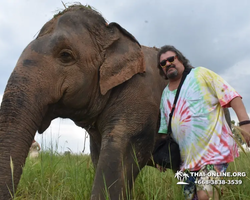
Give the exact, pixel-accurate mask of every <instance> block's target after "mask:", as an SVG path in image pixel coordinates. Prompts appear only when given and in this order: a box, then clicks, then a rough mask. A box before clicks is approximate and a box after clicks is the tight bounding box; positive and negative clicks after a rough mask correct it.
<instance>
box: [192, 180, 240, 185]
mask: <svg viewBox="0 0 250 200" xmlns="http://www.w3.org/2000/svg"><path fill="white" fill-rule="evenodd" d="M195 184H198V185H241V184H242V180H198V181H195Z"/></svg>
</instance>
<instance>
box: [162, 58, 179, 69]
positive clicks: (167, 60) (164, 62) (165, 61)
mask: <svg viewBox="0 0 250 200" xmlns="http://www.w3.org/2000/svg"><path fill="white" fill-rule="evenodd" d="M175 58H176V56H171V57H168V58H167V59H166V60H163V61H161V62H160V66H161V67H162V68H163V67H166V66H167V62H170V63H171V64H172V63H173V62H174V60H175Z"/></svg>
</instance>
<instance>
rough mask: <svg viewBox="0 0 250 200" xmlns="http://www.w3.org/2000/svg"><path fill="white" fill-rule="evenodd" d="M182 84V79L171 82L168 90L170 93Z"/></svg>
mask: <svg viewBox="0 0 250 200" xmlns="http://www.w3.org/2000/svg"><path fill="white" fill-rule="evenodd" d="M180 82H181V78H178V79H175V80H169V84H168V89H169V90H170V91H173V90H176V89H177V88H178V86H179V84H180Z"/></svg>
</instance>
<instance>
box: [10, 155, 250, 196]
mask: <svg viewBox="0 0 250 200" xmlns="http://www.w3.org/2000/svg"><path fill="white" fill-rule="evenodd" d="M249 155H250V154H244V153H241V156H240V157H239V158H237V159H236V160H235V162H234V163H230V165H229V168H228V171H230V172H235V171H237V172H246V174H247V176H246V177H233V178H231V179H237V178H238V179H240V180H242V181H243V184H242V185H223V186H222V189H223V196H222V199H225V200H226V199H227V200H231V199H237V200H238V199H241V200H249V197H250V190H249V188H250V179H249V177H248V175H249V174H250V167H249V166H250V165H249V164H250V159H249ZM93 179H94V168H93V165H92V163H91V159H90V156H88V155H71V154H68V155H59V154H58V153H56V152H49V151H45V152H41V153H40V155H39V157H38V158H37V159H30V158H27V161H26V164H25V167H24V168H23V175H22V177H21V180H20V184H19V186H18V188H17V192H16V194H15V198H14V199H15V200H19V199H27V200H30V199H34V200H36V199H46V200H47V199H48V200H59V199H60V200H78V199H79V200H82V199H90V195H91V189H92V184H93ZM177 181H178V180H177V179H175V178H174V173H173V172H172V171H171V170H167V171H166V172H165V173H161V172H159V171H158V170H157V169H155V168H153V167H144V168H143V170H142V171H141V173H140V174H139V176H138V177H137V179H136V181H135V186H134V188H133V189H132V194H131V196H132V197H131V199H133V200H166V199H170V200H171V199H174V200H182V199H184V198H183V194H182V187H181V186H180V185H177ZM107 196H108V194H107ZM107 199H108V197H107Z"/></svg>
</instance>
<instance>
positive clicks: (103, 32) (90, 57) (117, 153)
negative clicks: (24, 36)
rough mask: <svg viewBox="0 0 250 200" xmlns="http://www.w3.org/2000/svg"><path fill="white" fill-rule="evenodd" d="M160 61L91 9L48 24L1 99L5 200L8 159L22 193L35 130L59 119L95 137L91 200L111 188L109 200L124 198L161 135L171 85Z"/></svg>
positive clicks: (0, 184)
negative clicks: (162, 114) (161, 109)
mask: <svg viewBox="0 0 250 200" xmlns="http://www.w3.org/2000/svg"><path fill="white" fill-rule="evenodd" d="M156 54H157V50H156V49H155V48H149V47H141V46H140V45H139V44H138V42H137V41H136V39H135V38H134V37H133V36H132V35H130V34H129V33H128V32H127V31H126V30H124V29H123V28H121V27H120V26H119V25H118V24H115V23H111V24H109V25H108V24H106V22H105V20H104V19H103V18H102V17H101V16H100V15H98V14H97V13H96V12H94V11H92V10H91V9H89V8H87V9H86V8H84V7H71V8H69V9H68V11H67V12H64V13H63V14H62V15H58V16H56V17H55V18H53V19H52V20H51V21H49V22H48V23H46V24H45V25H44V27H43V28H42V29H41V31H40V33H39V35H38V37H37V38H36V39H35V40H34V41H32V42H31V43H30V44H29V45H28V46H27V47H26V48H25V50H24V51H23V52H22V54H21V56H20V58H19V60H18V62H17V65H16V67H15V69H14V71H13V72H12V74H11V76H10V78H9V81H8V84H7V86H6V89H5V93H4V96H3V100H2V104H1V110H0V144H1V145H0V169H1V170H0V199H1V200H6V199H9V198H10V195H9V191H8V188H9V189H10V191H12V182H11V170H10V156H11V157H12V160H13V162H14V169H15V170H14V180H15V184H14V185H15V187H17V185H18V182H19V179H20V176H21V174H22V166H24V163H25V159H26V157H27V154H28V151H29V147H30V146H31V143H32V140H33V138H34V136H35V133H36V131H37V130H38V131H39V133H42V132H44V131H45V130H46V129H47V127H48V126H49V125H50V122H51V120H53V119H54V118H57V117H62V118H70V119H71V120H73V121H74V122H75V124H76V125H78V126H80V127H82V128H85V129H87V130H88V131H89V134H90V143H91V147H90V149H91V158H92V160H93V163H94V167H95V169H96V175H95V179H94V184H93V190H92V195H91V199H93V200H94V199H99V197H100V199H104V196H103V194H104V192H103V191H104V190H105V184H106V186H107V188H108V189H109V195H110V198H111V199H113V200H118V199H119V197H121V196H123V197H126V192H125V191H126V189H127V190H128V191H129V190H130V189H129V188H131V186H132V182H133V178H136V176H137V175H138V173H139V168H143V167H144V166H145V165H146V163H147V161H148V160H150V153H151V151H152V149H153V145H154V134H155V133H156V132H157V120H158V115H159V104H160V97H161V93H162V90H163V88H164V87H165V86H166V81H164V80H163V78H162V77H160V75H159V71H158V69H157V67H156V63H157V62H156ZM89 127H90V128H89ZM107 161H108V162H107ZM135 161H136V162H138V165H139V168H138V165H137V164H136V163H135ZM124 175H125V176H124ZM104 177H105V181H106V183H104ZM82 178H83V179H84V177H82ZM83 189H84V188H83ZM125 199H126V198H125Z"/></svg>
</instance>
